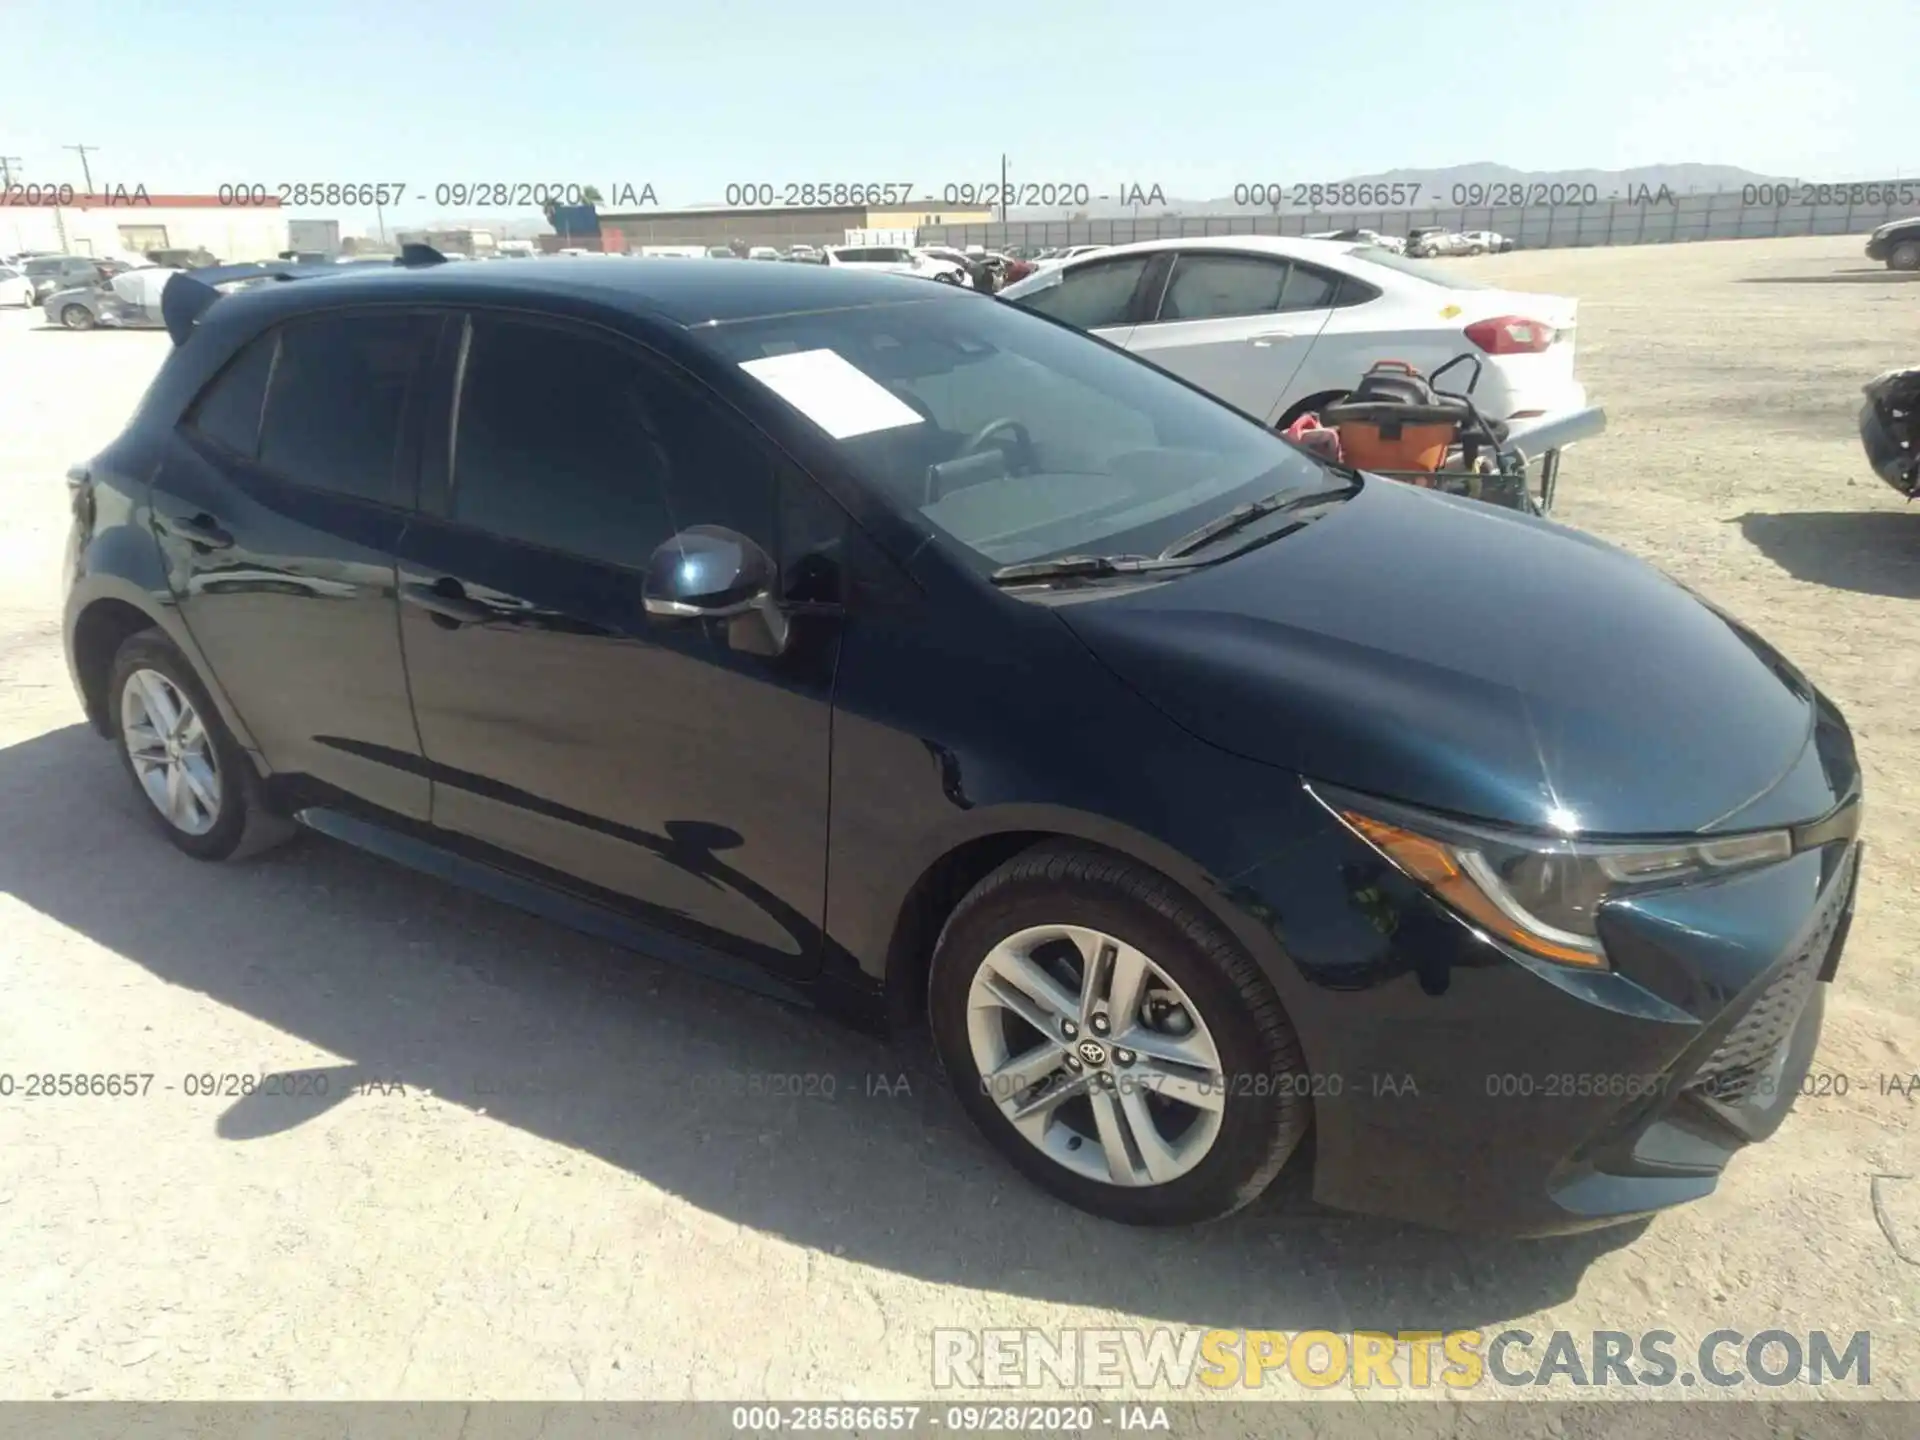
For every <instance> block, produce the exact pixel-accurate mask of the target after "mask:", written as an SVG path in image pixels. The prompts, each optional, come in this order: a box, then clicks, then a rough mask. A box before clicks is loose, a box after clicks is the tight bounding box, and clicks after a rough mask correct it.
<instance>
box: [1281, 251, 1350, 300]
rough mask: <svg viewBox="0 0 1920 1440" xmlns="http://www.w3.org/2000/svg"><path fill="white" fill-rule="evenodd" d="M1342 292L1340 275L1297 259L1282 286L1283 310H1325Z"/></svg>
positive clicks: (1289, 268) (1289, 269) (1288, 270)
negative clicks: (1329, 272)
mask: <svg viewBox="0 0 1920 1440" xmlns="http://www.w3.org/2000/svg"><path fill="white" fill-rule="evenodd" d="M1339 293H1340V277H1339V276H1338V275H1329V274H1328V273H1327V272H1326V271H1324V270H1315V269H1312V268H1310V267H1308V266H1306V265H1302V264H1300V263H1298V262H1297V261H1296V262H1295V263H1294V264H1293V265H1291V266H1289V267H1288V269H1287V283H1286V284H1285V285H1283V286H1282V287H1281V288H1280V308H1281V309H1282V310H1325V309H1327V308H1328V307H1329V306H1331V305H1332V304H1333V300H1334V296H1335V295H1337V294H1339Z"/></svg>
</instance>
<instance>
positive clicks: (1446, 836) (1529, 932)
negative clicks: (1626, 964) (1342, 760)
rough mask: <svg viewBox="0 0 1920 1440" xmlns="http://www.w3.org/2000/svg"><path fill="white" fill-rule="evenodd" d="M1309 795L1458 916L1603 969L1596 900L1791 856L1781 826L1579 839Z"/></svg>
mask: <svg viewBox="0 0 1920 1440" xmlns="http://www.w3.org/2000/svg"><path fill="white" fill-rule="evenodd" d="M1312 793H1313V794H1314V798H1315V799H1316V800H1318V801H1319V802H1320V803H1321V804H1322V805H1325V806H1326V807H1327V808H1328V809H1329V810H1331V811H1332V812H1333V813H1334V814H1335V815H1336V816H1337V817H1338V818H1339V819H1340V821H1341V823H1342V824H1344V825H1345V826H1346V827H1347V828H1348V829H1350V830H1352V831H1353V833H1354V834H1356V835H1358V836H1359V837H1360V838H1361V839H1362V840H1364V841H1366V842H1367V844H1369V845H1370V846H1372V847H1373V848H1374V849H1375V850H1377V851H1379V853H1380V854H1381V855H1382V856H1384V857H1385V858H1386V859H1387V860H1388V861H1390V862H1391V863H1392V864H1393V866H1394V867H1395V868H1396V869H1398V870H1400V871H1401V872H1402V873H1403V874H1405V875H1407V876H1408V877H1409V878H1411V879H1412V880H1414V881H1415V882H1417V883H1418V884H1420V885H1422V886H1424V887H1425V888H1426V889H1428V890H1429V891H1431V892H1432V893H1433V894H1434V895H1435V896H1437V897H1438V898H1439V899H1440V900H1441V901H1443V902H1444V903H1445V904H1446V905H1447V906H1448V907H1450V908H1451V909H1452V910H1454V911H1455V912H1456V913H1458V914H1459V915H1460V916H1461V917H1462V918H1464V919H1466V920H1467V921H1469V922H1471V923H1472V924H1473V925H1475V926H1476V927H1478V928H1479V929H1482V930H1485V931H1487V932H1488V933H1489V934H1492V935H1497V936H1498V937H1500V939H1502V940H1504V941H1506V942H1507V943H1508V944H1510V945H1513V946H1515V947H1516V948H1518V949H1521V950H1524V951H1526V952H1527V953H1528V954H1529V955H1537V956H1539V957H1540V958H1541V959H1543V960H1552V961H1555V962H1557V963H1559V964H1562V965H1582V966H1587V967H1589V968H1595V969H1605V968H1606V964H1607V956H1606V951H1605V950H1604V949H1602V948H1601V945H1600V938H1599V936H1598V934H1596V932H1595V929H1594V921H1595V918H1596V916H1597V915H1598V914H1599V910H1600V906H1601V905H1602V904H1603V903H1604V902H1605V901H1608V900H1612V899H1615V898H1617V897H1619V896H1622V895H1631V894H1638V893H1640V892H1643V891H1646V890H1652V889H1656V888H1659V887H1661V886H1666V885H1675V884H1680V883H1684V882H1686V881H1688V880H1698V879H1703V878H1706V877H1708V876H1717V875H1724V874H1726V873H1728V872H1730V871H1734V870H1746V869H1751V868H1752V867H1754V866H1757V865H1768V864H1771V863H1773V862H1774V861H1776V860H1784V859H1786V858H1787V857H1788V856H1790V855H1791V854H1793V839H1792V837H1791V836H1790V835H1789V834H1788V833H1787V832H1786V831H1784V830H1764V831H1753V832H1749V833H1747V834H1744V835H1728V836H1723V837H1714V838H1711V839H1707V838H1702V839H1697V840H1676V841H1666V842H1656V843H1628V842H1614V841H1594V840H1581V839H1578V838H1575V837H1571V836H1544V835H1527V834H1523V833H1520V832H1517V831H1511V830H1500V829H1495V828H1493V827H1491V826H1482V825H1474V824H1469V823H1466V822H1463V821H1458V820H1447V819H1442V818H1440V817H1438V816H1435V815H1429V814H1426V813H1425V812H1423V811H1419V810H1413V809H1410V808H1408V807H1406V806H1402V805H1395V804H1391V803H1389V802H1387V801H1381V800H1375V799H1372V798H1371V797H1366V796H1359V795H1348V794H1345V793H1343V792H1341V791H1337V790H1332V789H1328V788H1326V787H1315V788H1314V789H1313V792H1312Z"/></svg>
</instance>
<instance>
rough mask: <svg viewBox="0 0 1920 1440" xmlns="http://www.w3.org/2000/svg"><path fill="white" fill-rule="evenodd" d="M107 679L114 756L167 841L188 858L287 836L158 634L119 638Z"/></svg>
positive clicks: (200, 691)
mask: <svg viewBox="0 0 1920 1440" xmlns="http://www.w3.org/2000/svg"><path fill="white" fill-rule="evenodd" d="M108 684H109V687H110V688H109V690H108V697H109V700H110V702H111V706H112V709H111V712H110V713H111V714H112V716H113V720H114V728H115V733H116V737H117V738H118V740H119V745H120V759H121V763H122V764H123V765H124V766H125V767H126V771H127V774H128V775H129V776H130V777H131V778H132V780H133V786H134V789H135V790H137V791H138V792H139V794H140V797H141V799H142V801H143V802H144V804H145V806H146V809H147V811H148V813H149V814H151V815H152V816H153V818H154V820H155V821H156V822H157V823H158V824H159V826H160V830H161V833H162V834H164V835H165V836H166V837H167V839H169V840H171V841H172V842H173V843H174V844H175V845H176V846H178V847H179V848H180V849H181V850H184V851H185V852H186V853H187V854H189V855H191V856H193V857H194V858H195V859H199V860H228V859H235V858H238V857H240V856H242V855H247V854H252V853H255V852H257V851H260V850H264V849H266V848H267V847H268V846H270V845H274V844H277V843H279V842H280V841H282V840H285V839H286V838H288V837H289V836H291V835H292V834H293V833H294V827H293V825H292V823H291V822H289V821H287V820H285V819H283V818H282V817H280V816H278V815H274V814H272V813H270V812H269V811H268V810H267V808H266V807H265V805H264V803H263V802H262V798H261V795H260V785H259V781H258V779H257V778H256V776H255V773H254V771H253V768H252V766H251V765H250V764H249V762H248V760H247V757H246V755H245V753H244V752H243V751H242V750H241V748H240V746H239V744H238V743H237V742H236V741H235V740H234V738H233V736H232V734H231V733H230V732H229V731H228V729H227V727H226V724H225V722H223V721H222V720H221V718H220V712H219V711H218V710H217V709H216V708H215V707H214V705H213V702H212V701H211V700H210V699H209V698H208V696H207V693H206V690H205V689H204V688H203V687H202V686H201V684H200V681H199V678H198V677H197V676H196V675H195V674H194V673H193V670H192V667H191V666H189V665H188V664H187V661H186V658H185V657H184V656H183V655H181V653H180V652H179V651H178V650H177V649H176V648H175V647H174V646H173V644H172V643H171V642H170V641H169V640H168V639H167V638H166V636H165V635H163V634H162V633H161V632H160V631H158V630H142V631H141V632H139V633H138V634H136V635H130V636H128V637H127V639H126V640H125V641H123V642H122V643H121V646H120V649H119V650H118V652H116V654H115V655H114V657H113V670H112V673H111V675H110V676H109V680H108Z"/></svg>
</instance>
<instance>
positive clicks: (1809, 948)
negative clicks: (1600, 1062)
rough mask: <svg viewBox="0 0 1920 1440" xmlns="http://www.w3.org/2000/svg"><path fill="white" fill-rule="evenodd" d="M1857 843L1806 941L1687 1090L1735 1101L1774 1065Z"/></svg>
mask: <svg viewBox="0 0 1920 1440" xmlns="http://www.w3.org/2000/svg"><path fill="white" fill-rule="evenodd" d="M1857 853H1858V851H1857V848H1850V849H1849V850H1848V851H1847V856H1846V859H1845V860H1843V861H1842V862H1841V865H1840V872H1839V873H1838V874H1837V875H1835V876H1834V877H1833V881H1832V883H1831V884H1829V885H1828V887H1827V893H1826V896H1825V901H1824V904H1823V906H1822V910H1821V914H1820V919H1819V921H1818V922H1817V923H1816V924H1815V925H1814V927H1813V930H1812V932H1811V933H1810V934H1809V935H1808V936H1807V939H1806V943H1805V944H1804V945H1802V946H1801V948H1800V949H1799V950H1798V951H1797V952H1795V954H1794V957H1793V959H1792V960H1790V961H1789V962H1787V964H1786V966H1785V967H1784V968H1783V969H1782V970H1781V971H1780V973H1779V974H1778V975H1776V976H1775V977H1774V978H1773V980H1772V982H1771V983H1769V984H1768V986H1767V988H1766V989H1765V990H1763V991H1761V992H1760V998H1759V999H1758V1000H1755V1001H1754V1002H1753V1006H1752V1008H1751V1009H1749V1010H1748V1011H1747V1013H1746V1014H1744V1015H1742V1016H1741V1017H1740V1020H1739V1023H1738V1024H1736V1025H1735V1026H1734V1027H1733V1029H1732V1030H1730V1031H1728V1032H1727V1037H1726V1039H1724V1040H1722V1041H1721V1042H1720V1046H1719V1048H1718V1049H1716V1050H1715V1051H1714V1052H1713V1054H1712V1055H1710V1056H1708V1057H1707V1062H1706V1064H1704V1065H1702V1066H1701V1067H1700V1069H1699V1071H1698V1072H1697V1073H1696V1074H1695V1075H1694V1077H1693V1079H1692V1080H1690V1081H1689V1082H1688V1083H1687V1088H1688V1089H1689V1090H1697V1091H1700V1092H1702V1093H1703V1094H1705V1095H1706V1096H1707V1097H1708V1098H1710V1099H1713V1100H1718V1101H1720V1102H1721V1103H1722V1104H1724V1105H1737V1104H1739V1103H1740V1102H1741V1101H1743V1100H1746V1099H1748V1098H1749V1097H1751V1096H1752V1094H1753V1092H1754V1091H1755V1090H1756V1089H1758V1088H1759V1086H1760V1082H1761V1081H1762V1080H1763V1079H1765V1078H1766V1075H1767V1072H1768V1071H1769V1070H1771V1069H1772V1068H1773V1062H1774V1057H1775V1056H1777V1055H1778V1054H1779V1053H1780V1047H1781V1046H1782V1045H1784V1044H1786V1043H1787V1037H1788V1036H1789V1035H1791V1034H1792V1033H1793V1027H1794V1025H1795V1024H1797V1023H1798V1022H1799V1019H1800V1012H1801V1011H1802V1010H1804V1009H1805V1008H1806V1005H1807V997H1808V996H1809V995H1810V994H1812V993H1813V987H1814V985H1815V984H1816V983H1817V982H1818V980H1819V978H1820V972H1821V970H1822V969H1823V968H1824V966H1825V964H1826V960H1827V951H1828V950H1829V949H1830V948H1831V947H1832V945H1833V943H1834V939H1835V936H1836V932H1837V931H1838V930H1839V928H1840V920H1841V917H1842V916H1844V915H1845V914H1846V913H1847V906H1848V902H1849V901H1850V900H1851V899H1852V890H1853V879H1854V860H1855V856H1856V855H1857Z"/></svg>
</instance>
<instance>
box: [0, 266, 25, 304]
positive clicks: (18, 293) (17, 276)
mask: <svg viewBox="0 0 1920 1440" xmlns="http://www.w3.org/2000/svg"><path fill="white" fill-rule="evenodd" d="M31 304H33V282H32V281H31V280H29V279H27V277H26V276H25V275H23V274H21V273H20V272H19V271H18V270H16V269H14V268H13V267H12V266H11V265H0V305H31Z"/></svg>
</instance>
